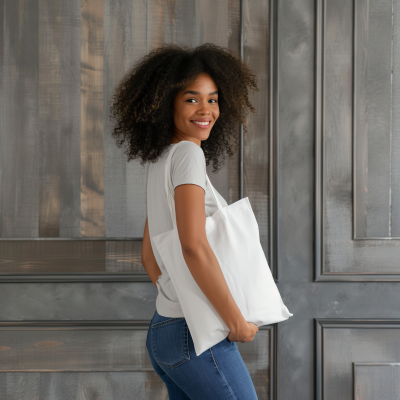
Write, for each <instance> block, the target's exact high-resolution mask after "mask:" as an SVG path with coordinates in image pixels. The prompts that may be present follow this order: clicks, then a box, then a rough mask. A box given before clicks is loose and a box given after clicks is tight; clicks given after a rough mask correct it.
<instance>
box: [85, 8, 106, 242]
mask: <svg viewBox="0 0 400 400" xmlns="http://www.w3.org/2000/svg"><path fill="white" fill-rule="evenodd" d="M103 22H104V3H103V0H82V2H81V225H80V227H81V236H83V237H85V236H87V237H99V236H104V235H105V221H104V181H103V53H104V49H103Z"/></svg>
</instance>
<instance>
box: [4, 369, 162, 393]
mask: <svg viewBox="0 0 400 400" xmlns="http://www.w3.org/2000/svg"><path fill="white" fill-rule="evenodd" d="M15 396H18V397H15ZM0 397H1V398H2V399H7V400H13V399H15V400H17V399H18V400H32V399H35V400H49V399H54V400H71V399H79V400H97V399H110V400H111V399H118V400H132V399H135V400H139V399H140V400H154V399H157V400H168V392H167V387H166V386H165V384H164V382H163V381H162V380H161V378H160V377H159V376H158V375H157V374H156V373H155V372H151V371H146V372H66V373H60V372H54V373H51V372H29V373H20V372H7V373H0Z"/></svg>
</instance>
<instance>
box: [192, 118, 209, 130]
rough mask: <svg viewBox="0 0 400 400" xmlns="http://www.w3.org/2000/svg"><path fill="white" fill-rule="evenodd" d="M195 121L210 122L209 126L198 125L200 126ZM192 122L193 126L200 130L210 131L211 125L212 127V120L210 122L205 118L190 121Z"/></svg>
mask: <svg viewBox="0 0 400 400" xmlns="http://www.w3.org/2000/svg"><path fill="white" fill-rule="evenodd" d="M194 121H196V122H208V125H198V124H196V122H194ZM190 122H191V123H192V124H193V125H196V126H197V127H198V128H200V129H208V128H209V127H210V125H211V120H209V119H204V118H199V119H193V120H190Z"/></svg>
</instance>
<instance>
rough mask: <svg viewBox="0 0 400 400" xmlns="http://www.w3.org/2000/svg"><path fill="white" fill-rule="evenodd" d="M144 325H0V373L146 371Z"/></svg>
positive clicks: (146, 355)
mask: <svg viewBox="0 0 400 400" xmlns="http://www.w3.org/2000/svg"><path fill="white" fill-rule="evenodd" d="M148 324H149V321H132V322H129V321H128V322H120V321H110V322H89V321H86V322H80V323H77V322H70V321H68V322H49V323H46V322H43V323H30V322H29V323H20V324H18V323H14V324H13V323H1V324H0V343H1V344H0V346H1V350H2V351H1V352H0V371H9V372H18V371H37V372H40V371H42V372H43V371H91V372H93V371H108V372H112V371H125V372H128V371H131V372H133V371H146V370H152V369H153V367H152V365H151V362H150V358H149V356H148V354H147V349H146V335H147V330H148Z"/></svg>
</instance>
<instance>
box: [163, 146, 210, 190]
mask: <svg viewBox="0 0 400 400" xmlns="http://www.w3.org/2000/svg"><path fill="white" fill-rule="evenodd" d="M171 180H172V185H173V187H174V189H175V188H176V187H177V186H179V185H183V184H186V183H191V184H193V185H198V186H200V187H202V188H203V189H204V191H206V160H205V158H204V152H203V150H202V149H201V147H200V146H198V145H197V144H196V143H193V142H189V141H184V142H181V143H180V144H179V146H178V148H177V149H176V150H175V152H174V154H173V155H172V158H171Z"/></svg>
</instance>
